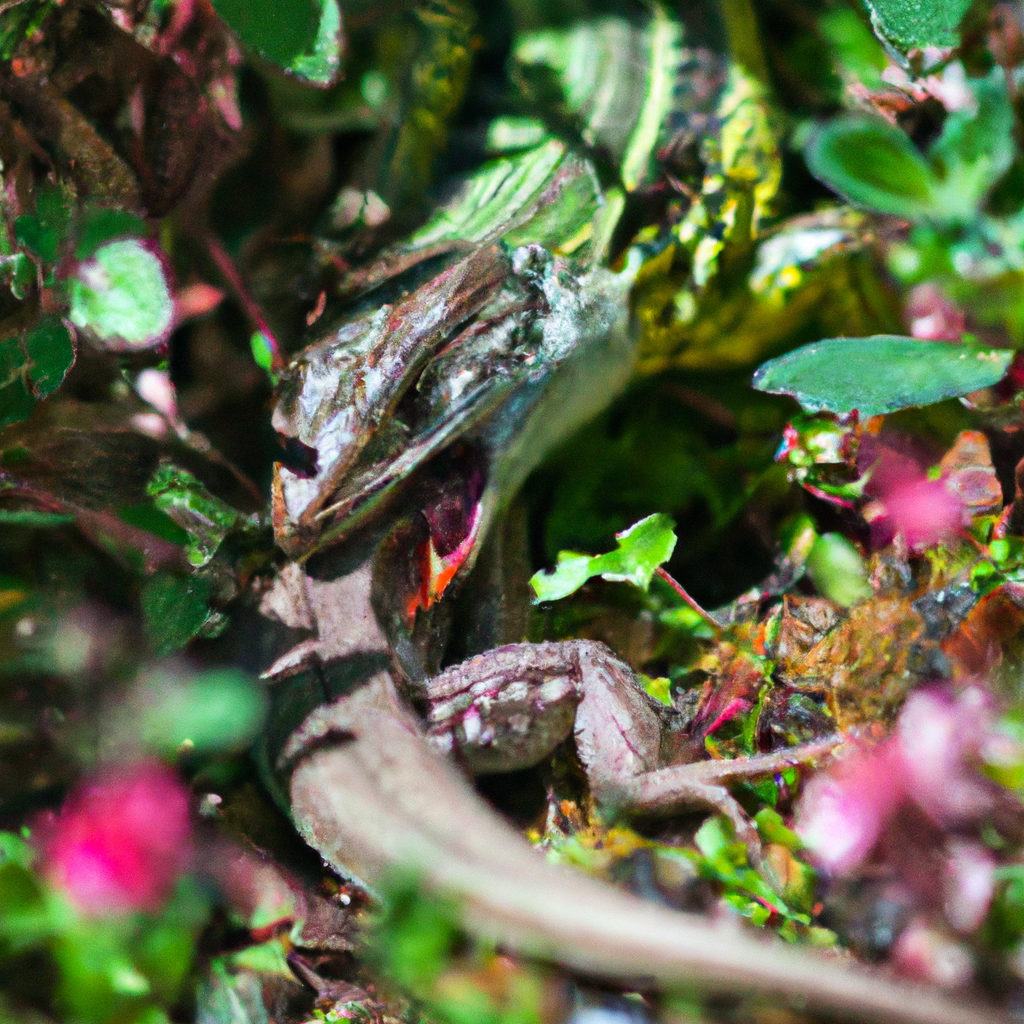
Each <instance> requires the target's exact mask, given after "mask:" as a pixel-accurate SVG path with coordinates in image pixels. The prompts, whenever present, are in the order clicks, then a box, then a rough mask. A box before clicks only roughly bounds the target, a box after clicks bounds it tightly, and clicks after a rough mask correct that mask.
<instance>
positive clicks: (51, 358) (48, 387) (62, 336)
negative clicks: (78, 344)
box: [25, 316, 75, 398]
mask: <svg viewBox="0 0 1024 1024" xmlns="http://www.w3.org/2000/svg"><path fill="white" fill-rule="evenodd" d="M25 355H26V356H27V357H28V359H29V361H30V363H31V365H30V367H29V369H28V373H29V377H30V379H31V381H32V390H33V391H34V392H35V393H36V395H38V396H39V397H40V398H45V397H46V396H47V395H52V394H53V392H54V391H56V390H57V388H59V387H60V384H61V381H63V380H64V377H65V375H66V374H67V372H68V370H70V369H71V366H72V364H73V363H74V361H75V346H74V343H73V342H72V340H71V335H70V333H68V329H67V328H66V327H65V326H64V324H63V323H61V321H60V320H59V319H58V318H57V317H55V316H44V317H42V318H40V320H39V321H38V323H37V324H36V325H35V327H33V328H32V329H31V330H30V331H29V332H28V333H27V334H26V335H25Z"/></svg>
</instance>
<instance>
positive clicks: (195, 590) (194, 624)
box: [142, 572, 211, 656]
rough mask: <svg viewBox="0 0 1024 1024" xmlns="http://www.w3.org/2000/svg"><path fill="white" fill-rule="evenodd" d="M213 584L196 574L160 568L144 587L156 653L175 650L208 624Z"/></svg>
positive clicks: (145, 614)
mask: <svg viewBox="0 0 1024 1024" xmlns="http://www.w3.org/2000/svg"><path fill="white" fill-rule="evenodd" d="M210 595H211V587H210V584H209V583H208V582H207V581H206V580H205V579H201V578H199V577H196V576H178V575H176V574H175V573H171V572H158V573H156V574H155V575H154V576H152V577H151V578H150V579H149V580H147V581H146V585H145V586H144V587H143V589H142V614H143V619H144V624H145V630H146V637H147V639H148V640H149V643H150V646H151V647H152V648H153V651H154V653H156V654H157V655H159V656H164V655H168V654H173V653H174V652H175V651H177V650H178V649H179V648H182V647H184V646H185V644H187V643H188V642H189V640H191V639H192V638H193V637H194V636H196V634H197V633H199V631H200V630H201V629H202V628H203V626H205V625H206V621H207V619H209V617H210Z"/></svg>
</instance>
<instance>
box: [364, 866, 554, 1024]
mask: <svg viewBox="0 0 1024 1024" xmlns="http://www.w3.org/2000/svg"><path fill="white" fill-rule="evenodd" d="M384 897H385V900H384V910H383V912H382V913H381V914H380V915H379V917H378V919H377V922H376V925H375V928H374V930H373V933H372V936H371V940H370V943H371V945H370V958H371V960H372V961H373V962H375V963H376V964H377V965H378V967H379V968H380V969H381V970H383V971H384V973H385V974H386V976H387V977H389V978H390V979H391V980H393V981H394V982H395V983H396V984H398V985H400V986H401V987H402V988H403V989H405V990H406V991H407V992H409V993H410V994H411V995H412V996H413V997H414V998H415V999H417V1000H418V1001H420V1002H422V1003H423V1004H424V1005H425V1007H426V1009H427V1010H428V1012H429V1013H430V1015H431V1017H433V1018H434V1019H438V1020H441V1021H444V1022H446V1024H533V1022H535V1021H536V1020H537V1019H538V1018H539V1013H540V1008H541V997H542V987H541V983H540V979H539V977H538V976H537V975H535V974H533V973H531V972H530V971H528V970H526V969H519V970H516V971H514V972H513V973H512V974H511V976H510V977H508V978H506V979H505V983H504V984H503V986H502V988H501V990H498V991H495V990H494V986H493V984H491V985H487V983H486V980H485V979H486V976H487V969H488V965H489V964H491V963H493V961H494V959H495V953H494V951H493V950H491V949H487V948H485V947H482V946H475V947H474V946H473V945H472V944H470V945H469V947H468V949H467V941H466V936H465V935H464V933H463V932H462V930H461V929H460V927H459V925H458V924H457V921H458V913H457V909H456V908H455V907H454V906H452V905H451V904H450V903H447V902H445V901H444V900H442V899H439V898H437V897H436V896H431V895H430V894H428V893H426V892H424V891H423V889H421V888H420V887H419V886H418V885H417V883H416V881H415V879H413V878H409V877H398V878H392V879H391V881H390V882H389V883H388V885H387V886H386V888H385V893H384Z"/></svg>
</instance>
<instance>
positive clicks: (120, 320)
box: [70, 238, 174, 351]
mask: <svg viewBox="0 0 1024 1024" xmlns="http://www.w3.org/2000/svg"><path fill="white" fill-rule="evenodd" d="M173 315H174V303H173V301H172V299H171V292H170V288H169V287H168V285H167V278H166V276H165V274H164V267H163V264H162V263H161V261H160V259H159V257H157V256H156V254H155V253H153V252H152V251H151V250H150V249H149V248H147V246H146V245H144V244H143V243H142V242H141V241H140V240H139V239H135V238H131V239H124V240H122V241H117V242H108V243H107V244H106V245H103V246H100V248H99V249H97V250H96V252H95V253H94V254H93V256H92V258H91V259H89V260H87V261H86V262H85V263H83V264H82V265H81V266H80V267H79V268H78V273H77V274H76V276H75V277H74V278H73V279H72V282H71V313H70V316H71V320H72V322H73V323H74V324H75V325H76V326H77V327H81V328H83V329H84V330H86V331H88V332H89V333H90V334H91V335H93V337H94V338H95V339H96V341H97V342H98V343H99V344H100V346H101V347H103V348H109V349H113V350H122V349H127V350H129V351H132V350H135V349H143V348H151V347H152V346H154V345H157V344H159V343H160V342H161V341H163V340H164V338H165V336H166V335H167V332H168V330H169V329H170V327H171V321H172V319H173Z"/></svg>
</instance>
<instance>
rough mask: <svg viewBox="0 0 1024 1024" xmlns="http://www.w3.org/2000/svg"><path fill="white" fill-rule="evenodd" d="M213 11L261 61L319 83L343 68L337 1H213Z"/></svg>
mask: <svg viewBox="0 0 1024 1024" xmlns="http://www.w3.org/2000/svg"><path fill="white" fill-rule="evenodd" d="M213 7H214V10H215V11H216V12H217V14H219V15H220V17H221V18H223V19H224V21H225V22H226V23H227V25H228V27H229V28H230V29H231V30H232V31H233V32H235V33H236V34H237V35H238V38H239V39H241V41H242V42H243V43H244V44H245V45H246V46H248V47H249V48H250V49H252V50H254V51H255V52H256V53H258V54H259V55H260V56H261V57H264V58H265V59H266V60H269V61H270V62H271V63H273V64H276V65H277V66H278V67H280V68H282V69H283V70H284V71H287V72H290V73H291V74H294V75H296V76H297V77H299V78H302V79H304V80H306V81H309V82H311V83H313V84H315V85H321V86H327V85H330V84H331V83H332V82H334V81H335V79H337V77H338V72H339V70H340V68H341V42H342V40H341V10H340V8H339V7H338V3H337V0H284V2H282V0H214V4H213Z"/></svg>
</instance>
